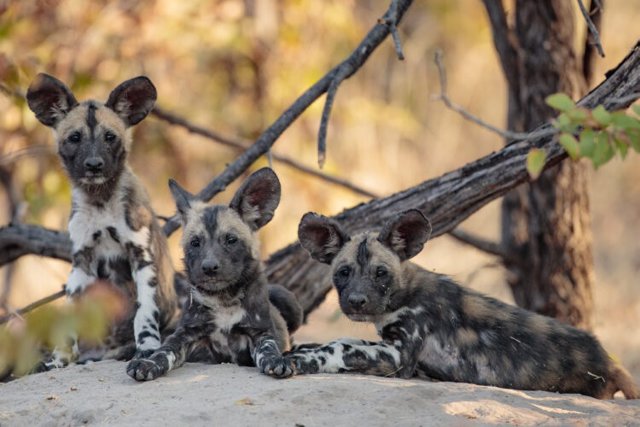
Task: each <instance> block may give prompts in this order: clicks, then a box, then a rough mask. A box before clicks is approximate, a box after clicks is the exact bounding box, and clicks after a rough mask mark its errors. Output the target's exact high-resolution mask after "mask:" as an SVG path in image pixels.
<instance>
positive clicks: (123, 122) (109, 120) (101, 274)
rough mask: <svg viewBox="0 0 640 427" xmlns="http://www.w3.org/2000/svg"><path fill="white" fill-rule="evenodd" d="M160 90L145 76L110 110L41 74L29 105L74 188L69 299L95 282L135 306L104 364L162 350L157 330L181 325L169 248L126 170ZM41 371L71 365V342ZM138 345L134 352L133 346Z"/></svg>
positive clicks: (116, 330) (117, 327) (109, 344)
mask: <svg viewBox="0 0 640 427" xmlns="http://www.w3.org/2000/svg"><path fill="white" fill-rule="evenodd" d="M155 100H156V89H155V87H154V86H153V84H152V83H151V81H150V80H149V79H148V78H146V77H142V76H141V77H136V78H133V79H131V80H127V81H125V82H124V83H122V84H120V85H119V86H118V87H116V88H115V89H114V90H113V91H112V92H111V94H110V95H109V99H108V100H107V102H106V103H104V104H103V103H101V102H98V101H93V100H89V101H84V102H81V103H79V102H78V101H77V100H76V98H75V97H74V95H73V94H72V93H71V91H70V90H69V88H67V86H65V85H64V84H63V83H62V82H60V81H59V80H58V79H56V78H54V77H52V76H49V75H47V74H39V75H38V76H37V77H36V79H35V80H34V81H33V83H32V84H31V86H30V87H29V90H28V92H27V101H28V104H29V107H30V108H31V110H32V111H33V112H34V113H35V115H36V117H37V118H38V120H40V122H42V123H43V124H45V125H46V126H49V127H51V128H52V129H53V131H54V135H55V139H56V141H57V146H58V154H59V156H60V159H61V160H62V164H63V166H64V168H65V169H66V172H67V174H68V176H69V178H70V179H71V183H72V187H73V189H72V208H71V217H70V219H69V234H70V237H71V242H72V269H71V274H70V275H69V279H68V281H67V284H66V287H65V289H66V292H67V295H68V296H69V297H71V298H74V297H76V296H77V295H79V294H80V293H82V292H83V291H84V290H85V288H87V287H88V286H90V285H92V284H93V283H95V282H96V281H98V280H101V281H107V282H110V283H112V284H113V285H115V286H116V287H117V288H119V289H120V290H121V291H123V292H124V294H125V295H126V297H127V298H128V300H129V301H131V302H132V306H133V302H134V301H135V309H131V310H130V311H129V313H128V314H127V316H126V318H125V319H123V320H121V321H119V322H116V324H114V325H113V326H112V331H111V334H110V336H109V337H108V339H107V340H106V343H105V346H104V347H105V348H104V349H103V350H104V351H106V354H103V355H102V356H103V357H117V358H130V357H131V356H133V355H134V354H133V353H134V351H135V356H137V357H141V356H147V355H149V354H151V353H152V352H153V350H154V349H156V348H158V347H159V346H160V340H161V339H160V331H161V330H163V328H165V327H167V326H168V325H170V324H171V323H172V322H174V319H175V318H177V298H176V292H175V289H174V271H173V267H172V264H171V260H170V258H169V255H168V252H167V243H166V239H165V237H164V234H163V233H162V230H161V229H160V227H159V225H158V223H157V221H156V217H155V215H154V213H153V210H152V209H151V205H150V202H149V197H148V195H147V193H146V191H145V189H144V188H143V187H142V185H141V184H140V182H139V180H138V178H137V177H136V176H135V175H134V174H133V172H132V171H131V169H130V168H129V165H128V163H127V154H128V152H129V150H130V148H131V142H132V138H131V130H130V128H131V126H133V125H135V124H137V123H138V122H140V121H141V120H142V119H144V118H145V117H146V116H147V114H148V113H149V112H150V111H151V109H152V108H153V105H154V103H155ZM70 341H71V343H70V345H69V348H65V349H62V348H58V349H56V350H55V351H54V353H53V356H52V357H51V358H50V359H49V360H47V361H46V362H43V363H41V364H40V366H38V367H37V370H49V369H52V368H59V367H63V366H66V365H67V364H68V363H70V362H72V361H74V360H75V359H76V358H77V357H78V346H77V342H76V340H75V339H74V338H72V339H71V340H70ZM134 341H135V347H134V346H133V342H134Z"/></svg>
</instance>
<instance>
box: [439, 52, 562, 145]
mask: <svg viewBox="0 0 640 427" xmlns="http://www.w3.org/2000/svg"><path fill="white" fill-rule="evenodd" d="M434 60H435V63H436V66H437V67H438V75H439V78H440V94H439V95H437V96H436V97H435V99H437V100H440V101H442V102H443V103H444V105H446V106H447V107H448V108H449V109H451V110H453V111H455V112H456V113H458V114H460V115H461V116H462V117H464V118H465V119H467V120H469V121H471V122H473V123H475V124H477V125H479V126H481V127H483V128H485V129H488V130H490V131H491V132H493V133H496V134H498V135H500V136H501V137H503V138H506V139H510V140H512V141H518V140H526V139H532V138H540V137H543V136H548V135H553V134H554V133H556V131H555V130H554V129H544V128H543V129H541V130H538V131H534V132H528V133H527V132H513V131H510V130H504V129H500V128H498V127H496V126H493V125H492V124H489V123H487V122H485V121H484V120H482V119H481V118H479V117H478V116H475V115H473V114H471V113H469V112H468V111H467V110H465V109H464V108H463V107H461V106H460V105H458V104H456V103H454V102H453V101H451V99H450V98H449V96H448V95H447V74H446V71H445V68H444V65H443V63H442V51H440V50H437V51H436V53H435V57H434Z"/></svg>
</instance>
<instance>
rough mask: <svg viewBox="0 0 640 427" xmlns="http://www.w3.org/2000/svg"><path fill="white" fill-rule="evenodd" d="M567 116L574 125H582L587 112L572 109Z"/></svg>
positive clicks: (580, 109)
mask: <svg viewBox="0 0 640 427" xmlns="http://www.w3.org/2000/svg"><path fill="white" fill-rule="evenodd" d="M567 115H568V116H569V118H570V119H571V120H572V121H573V122H574V123H577V124H582V123H584V121H585V120H587V117H588V116H587V112H586V111H585V110H583V109H582V108H573V109H571V110H568V111H567Z"/></svg>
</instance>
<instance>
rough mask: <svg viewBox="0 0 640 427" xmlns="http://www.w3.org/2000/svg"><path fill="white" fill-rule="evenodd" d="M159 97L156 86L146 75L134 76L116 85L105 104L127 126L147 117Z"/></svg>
mask: <svg viewBox="0 0 640 427" xmlns="http://www.w3.org/2000/svg"><path fill="white" fill-rule="evenodd" d="M157 98H158V93H157V92H156V88H155V86H154V85H153V83H151V80H149V79H148V78H147V77H145V76H139V77H134V78H132V79H130V80H127V81H125V82H122V83H120V84H119V85H118V87H116V88H115V89H114V90H113V91H112V92H111V94H109V99H107V102H106V103H105V105H106V106H107V107H109V108H111V109H112V110H113V111H115V112H116V114H117V115H118V116H120V118H121V119H122V120H123V121H124V122H125V124H126V125H127V127H129V126H133V125H135V124H138V123H140V122H141V121H142V119H144V118H145V117H147V114H149V113H150V112H151V110H152V109H153V106H154V105H155V103H156V99H157Z"/></svg>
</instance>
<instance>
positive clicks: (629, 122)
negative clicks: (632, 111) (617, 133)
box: [611, 111, 640, 132]
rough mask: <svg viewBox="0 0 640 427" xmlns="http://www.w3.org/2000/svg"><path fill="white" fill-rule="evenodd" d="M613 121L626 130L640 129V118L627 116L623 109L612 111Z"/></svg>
mask: <svg viewBox="0 0 640 427" xmlns="http://www.w3.org/2000/svg"><path fill="white" fill-rule="evenodd" d="M611 123H613V124H614V125H615V126H616V127H618V128H620V129H622V130H624V131H625V132H626V131H629V130H630V129H640V120H638V119H636V118H635V117H631V116H627V115H626V114H625V113H624V112H623V111H616V112H615V113H611Z"/></svg>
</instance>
